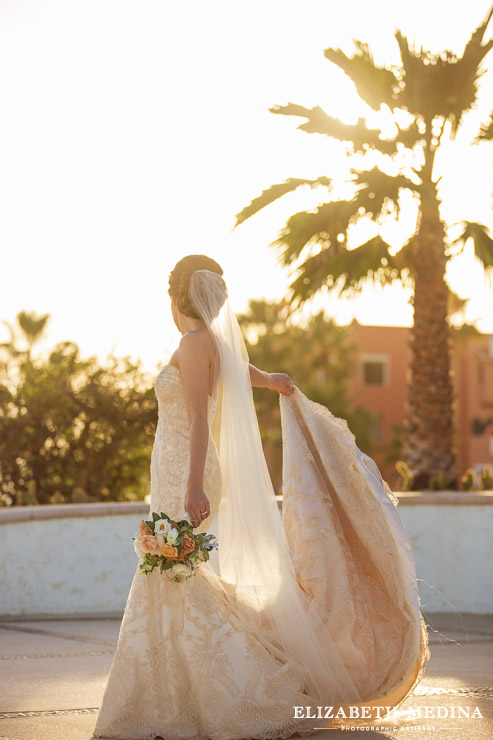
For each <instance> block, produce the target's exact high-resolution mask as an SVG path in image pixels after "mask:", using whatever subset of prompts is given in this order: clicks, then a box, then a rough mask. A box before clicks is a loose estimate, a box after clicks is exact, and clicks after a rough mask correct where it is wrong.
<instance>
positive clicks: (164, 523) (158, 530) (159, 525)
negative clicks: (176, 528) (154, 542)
mask: <svg viewBox="0 0 493 740" xmlns="http://www.w3.org/2000/svg"><path fill="white" fill-rule="evenodd" d="M170 529H171V524H170V523H169V521H168V520H167V519H158V520H157V522H156V523H155V524H154V534H168V532H169V531H170Z"/></svg>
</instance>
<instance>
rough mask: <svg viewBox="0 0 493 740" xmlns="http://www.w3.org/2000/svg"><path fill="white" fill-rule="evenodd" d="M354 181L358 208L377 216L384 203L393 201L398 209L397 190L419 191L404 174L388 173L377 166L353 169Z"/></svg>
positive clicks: (417, 186) (397, 209)
mask: <svg viewBox="0 0 493 740" xmlns="http://www.w3.org/2000/svg"><path fill="white" fill-rule="evenodd" d="M353 172H355V174H356V182H357V183H358V185H359V186H360V189H359V191H358V195H357V196H356V201H357V204H358V207H359V208H364V209H365V211H366V213H368V214H371V215H372V216H373V217H374V218H377V216H379V215H380V214H381V213H382V210H383V208H384V206H385V205H387V204H388V205H390V203H393V204H394V206H395V209H396V211H397V212H398V211H399V192H400V191H401V190H403V189H407V190H410V191H411V192H413V193H415V192H419V185H416V184H415V183H413V182H412V181H411V180H409V179H408V178H407V177H405V176H404V175H388V174H387V173H385V172H382V170H380V169H378V167H374V168H373V169H371V170H364V171H358V172H356V171H354V170H353Z"/></svg>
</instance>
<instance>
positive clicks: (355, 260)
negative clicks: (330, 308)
mask: <svg viewBox="0 0 493 740" xmlns="http://www.w3.org/2000/svg"><path fill="white" fill-rule="evenodd" d="M398 275H399V270H398V269H397V268H396V267H395V265H394V264H393V259H392V257H391V255H390V253H389V245H388V244H387V243H386V242H385V241H384V240H383V239H382V238H381V237H380V236H376V237H374V238H373V239H370V240H369V241H367V242H365V243H364V244H361V245H360V246H359V247H356V249H351V250H347V249H344V250H339V251H338V252H334V251H333V250H332V247H329V248H327V249H323V250H322V251H321V252H319V253H318V254H316V255H314V256H313V257H310V258H308V259H307V260H306V261H305V262H304V263H303V264H302V265H301V266H300V268H299V274H298V275H297V277H296V278H295V280H294V281H293V282H292V283H291V285H290V291H291V292H290V296H289V301H290V303H291V304H295V305H298V304H300V303H303V302H304V301H306V300H308V298H310V297H311V296H312V295H314V294H315V293H316V292H317V291H318V290H320V288H321V287H322V286H324V285H326V286H327V287H328V288H329V289H331V288H336V289H337V290H338V292H339V294H341V293H342V292H344V291H347V290H349V289H353V290H359V289H360V288H361V287H362V285H363V283H364V282H365V281H368V280H374V281H376V282H388V281H391V280H392V279H394V280H395V279H396V278H397V277H398Z"/></svg>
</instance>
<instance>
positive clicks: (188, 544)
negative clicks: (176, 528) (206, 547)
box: [181, 532, 195, 555]
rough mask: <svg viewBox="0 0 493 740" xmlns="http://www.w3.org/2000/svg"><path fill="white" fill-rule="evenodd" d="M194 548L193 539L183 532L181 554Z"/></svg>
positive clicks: (187, 552) (186, 553)
mask: <svg viewBox="0 0 493 740" xmlns="http://www.w3.org/2000/svg"><path fill="white" fill-rule="evenodd" d="M194 550H195V540H192V538H191V537H189V536H188V534H187V533H186V532H185V533H184V534H183V545H182V546H181V552H182V555H188V554H189V553H191V552H193V551H194Z"/></svg>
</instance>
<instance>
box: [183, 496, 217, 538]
mask: <svg viewBox="0 0 493 740" xmlns="http://www.w3.org/2000/svg"><path fill="white" fill-rule="evenodd" d="M184 505H185V511H186V512H187V514H188V516H189V517H190V522H191V524H192V527H193V528H194V529H195V528H196V527H199V526H200V525H201V524H202V522H203V521H204V519H207V517H208V516H209V515H210V513H211V507H210V504H209V499H208V498H207V496H206V495H205V492H204V489H203V488H202V486H189V487H188V488H187V492H186V495H185V504H184ZM200 512H206V513H205V514H204V513H203V514H201V513H200Z"/></svg>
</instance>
